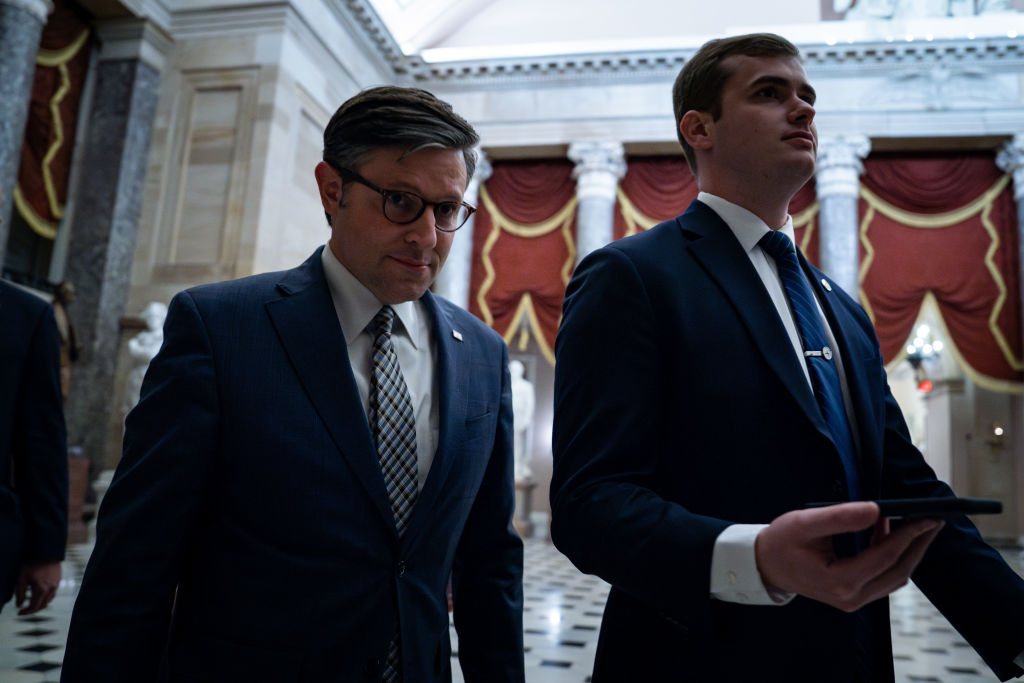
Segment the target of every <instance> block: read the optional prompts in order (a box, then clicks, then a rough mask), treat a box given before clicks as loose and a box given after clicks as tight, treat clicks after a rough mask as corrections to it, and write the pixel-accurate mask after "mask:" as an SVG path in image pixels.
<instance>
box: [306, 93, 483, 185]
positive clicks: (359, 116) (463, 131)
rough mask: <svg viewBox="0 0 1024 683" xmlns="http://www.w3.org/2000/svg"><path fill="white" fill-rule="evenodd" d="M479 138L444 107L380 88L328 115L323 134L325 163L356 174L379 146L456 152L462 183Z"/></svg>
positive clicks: (421, 97)
mask: <svg viewBox="0 0 1024 683" xmlns="http://www.w3.org/2000/svg"><path fill="white" fill-rule="evenodd" d="M479 142H480V136H479V135H477V132H476V131H475V130H473V126H471V125H470V124H469V122H468V121H466V119H464V118H462V117H461V116H459V115H458V114H456V113H455V111H454V110H453V109H452V106H451V105H450V104H448V103H447V102H444V101H442V100H439V99H438V98H437V97H435V96H434V95H433V94H432V93H429V92H427V91H426V90H421V89H419V88H403V87H399V86H393V85H385V86H381V87H378V88H370V89H369V90H364V91H362V92H361V93H359V94H358V95H355V96H354V97H352V98H350V99H349V100H348V101H346V102H345V103H344V104H342V105H341V106H340V107H338V111H336V112H334V116H332V117H331V120H330V123H328V124H327V128H325V129H324V154H323V159H324V161H326V162H327V163H329V164H331V165H333V166H335V167H340V168H347V169H349V170H352V171H356V172H358V171H359V167H360V166H362V165H363V164H364V163H365V162H366V161H367V159H368V158H369V157H370V155H372V154H373V153H374V152H376V151H377V150H378V149H380V148H382V147H394V146H403V145H404V146H406V147H407V148H408V151H409V152H415V151H416V150H418V149H421V148H423V147H431V146H434V147H447V148H451V149H457V150H460V151H461V152H462V156H463V158H464V159H465V160H466V181H467V182H469V180H470V179H471V178H472V177H473V171H474V170H475V169H476V151H475V149H474V147H475V146H476V145H477V144H479Z"/></svg>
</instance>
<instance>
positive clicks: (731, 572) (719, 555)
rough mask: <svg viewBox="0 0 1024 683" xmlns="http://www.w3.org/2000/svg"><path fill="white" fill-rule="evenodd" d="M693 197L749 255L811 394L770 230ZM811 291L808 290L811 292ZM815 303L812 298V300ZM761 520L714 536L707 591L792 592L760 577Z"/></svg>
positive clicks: (747, 598) (741, 597)
mask: <svg viewBox="0 0 1024 683" xmlns="http://www.w3.org/2000/svg"><path fill="white" fill-rule="evenodd" d="M697 199H698V200H700V201H701V202H702V203H704V204H706V205H707V206H708V207H710V208H711V209H712V210H713V211H714V212H715V213H717V214H718V215H719V217H721V219H722V220H723V221H725V223H726V225H728V226H729V228H730V229H731V230H732V232H733V234H734V235H736V239H737V240H739V243H740V245H741V246H742V247H743V250H744V251H745V252H746V254H747V256H748V257H749V258H750V262H751V264H752V265H753V266H754V270H756V271H757V274H758V276H759V277H760V278H761V281H762V282H763V283H764V286H765V289H767V290H768V295H769V296H770V297H771V299H772V302H773V303H774V304H775V309H776V311H777V312H778V314H779V318H780V319H781V321H782V325H783V326H784V327H785V328H786V334H787V335H788V336H789V341H790V343H792V345H793V353H794V354H796V356H797V358H798V359H799V361H800V367H801V368H803V371H804V377H805V379H806V380H807V389H808V391H811V392H812V393H813V388H812V385H811V375H810V371H809V370H808V369H807V361H806V359H805V358H804V354H803V345H802V344H801V342H800V332H799V331H798V330H797V326H796V322H795V321H794V319H793V312H792V309H791V308H790V305H789V299H788V298H787V297H786V291H785V289H784V287H783V285H782V280H780V279H779V272H778V270H777V268H776V266H775V259H773V258H772V257H771V256H769V255H768V254H766V253H765V252H764V251H763V250H762V249H761V247H760V246H758V242H759V241H760V240H761V238H762V237H764V235H766V234H767V233H768V231H769V230H771V228H770V227H769V226H768V225H767V224H766V223H765V222H764V221H762V220H761V219H760V218H758V217H757V216H755V215H754V214H753V213H751V212H750V211H747V210H746V209H744V208H743V207H741V206H738V205H736V204H733V203H732V202H729V201H727V200H725V199H722V198H721V197H717V196H715V195H713V194H708V193H707V192H701V193H700V194H698V195H697ZM779 230H780V231H781V232H782V233H784V234H785V235H786V237H788V238H789V239H790V240H791V241H793V242H794V243H795V242H796V239H795V237H794V233H793V219H792V217H791V216H787V217H786V223H785V224H784V225H783V226H782V227H781V228H779ZM812 291H813V290H812ZM815 303H818V302H817V299H815ZM818 314H819V315H820V316H821V322H822V324H823V325H824V327H825V334H826V336H827V337H828V343H829V346H830V347H831V349H832V352H833V356H832V357H833V359H834V360H835V362H836V367H837V369H838V370H839V380H840V384H841V386H842V393H843V402H844V404H845V406H846V414H847V417H848V418H849V420H850V428H851V430H852V431H853V433H854V441H856V439H857V436H856V433H857V429H856V423H855V421H854V414H853V409H852V405H851V402H850V392H849V389H848V387H847V384H846V373H845V372H844V370H843V362H842V358H841V357H840V353H839V348H838V346H837V345H836V340H835V337H834V336H833V334H832V329H831V328H830V327H829V324H828V320H827V319H826V318H825V315H824V313H823V312H822V310H821V304H820V303H818ZM766 526H767V525H766V524H733V525H732V526H729V527H726V528H725V530H724V531H722V533H721V534H719V535H718V538H717V539H715V547H714V550H713V552H712V556H711V595H712V596H714V597H715V598H717V599H719V600H723V601H726V602H739V603H744V604H749V605H784V604H786V603H787V602H789V601H790V600H792V599H793V594H791V593H785V592H782V591H777V590H768V589H767V588H766V587H765V585H764V584H763V583H762V581H761V574H760V573H759V572H758V570H757V561H756V559H755V556H754V541H755V540H756V539H757V534H758V533H760V531H761V530H762V529H764V528H765V527H766Z"/></svg>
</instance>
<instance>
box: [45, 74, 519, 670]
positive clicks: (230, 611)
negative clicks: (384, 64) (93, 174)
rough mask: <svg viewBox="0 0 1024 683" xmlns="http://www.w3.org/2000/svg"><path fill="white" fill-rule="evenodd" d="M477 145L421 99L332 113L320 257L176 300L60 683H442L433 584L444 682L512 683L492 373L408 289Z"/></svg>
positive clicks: (502, 450)
mask: <svg viewBox="0 0 1024 683" xmlns="http://www.w3.org/2000/svg"><path fill="white" fill-rule="evenodd" d="M477 141H478V137H477V135H476V133H475V131H474V130H473V129H472V127H471V126H470V125H469V124H468V123H467V122H466V121H465V120H464V119H462V118H461V117H460V116H458V115H457V114H455V113H454V112H453V111H452V110H451V107H450V106H449V105H448V104H446V103H444V102H441V101H440V100H438V99H436V98H435V97H434V96H433V95H431V94H430V93H428V92H425V91H423V90H416V89H411V88H397V87H382V88H375V89H371V90H367V91H365V92H363V93H360V94H358V95H356V96H355V97H353V98H352V99H350V100H349V101H347V102H346V103H345V104H343V105H342V106H341V107H340V108H339V109H338V111H337V112H336V113H335V114H334V116H333V117H332V119H331V121H330V123H329V124H328V126H327V128H326V130H325V131H324V152H323V159H324V160H323V161H322V162H321V163H319V164H317V166H316V169H315V176H316V182H317V184H318V186H319V190H320V197H321V200H322V203H323V208H324V211H325V212H326V214H327V220H328V223H329V224H330V226H331V236H330V240H329V241H328V244H327V246H326V248H325V247H321V248H320V249H317V251H316V252H314V254H313V255H312V256H311V257H310V258H309V259H308V260H307V261H306V262H305V263H303V264H302V265H300V266H299V267H297V268H294V269H292V270H287V271H284V272H279V273H268V274H264V275H257V276H254V277H248V278H243V279H240V280H235V281H232V282H223V283H218V284H212V285H206V286H201V287H195V288H193V289H190V290H187V291H185V292H182V293H180V294H178V295H177V296H176V297H174V299H173V300H172V302H171V304H170V307H169V310H168V313H167V320H166V323H165V327H164V343H163V347H162V349H161V350H160V352H159V353H158V354H157V356H156V357H155V358H154V359H153V361H152V363H151V364H150V367H149V370H148V371H147V373H146V377H145V381H144V383H143V387H142V396H141V400H140V401H139V403H138V405H137V407H136V408H135V409H134V410H133V411H132V412H131V413H130V414H129V415H128V418H127V420H126V425H125V437H124V452H123V456H122V460H121V462H120V464H119V465H118V468H117V472H116V474H115V476H114V479H113V481H112V483H111V486H110V488H109V490H108V491H107V493H106V495H105V497H104V500H103V503H102V507H101V509H100V514H99V522H98V528H97V541H96V548H95V551H94V552H93V555H92V557H91V559H90V561H89V565H88V567H87V569H86V572H85V577H84V580H83V583H82V588H81V592H80V594H79V597H78V601H77V603H76V605H75V609H74V613H73V616H72V621H71V630H70V635H69V637H68V645H67V651H66V656H65V659H64V668H63V674H62V680H63V681H66V682H69V681H151V680H156V679H157V678H158V674H159V676H161V677H166V678H169V679H170V680H172V681H245V682H246V683H258V682H260V681H266V682H267V683H271V682H272V683H285V682H287V681H381V680H386V681H401V680H405V681H409V682H410V683H411V682H416V683H420V682H431V681H449V680H451V666H452V664H451V662H452V653H451V644H450V641H449V635H448V628H449V627H448V603H447V595H446V587H447V585H448V580H449V577H451V585H452V591H453V602H454V616H455V627H456V629H457V631H458V636H459V656H458V661H459V663H460V665H461V666H462V670H463V673H464V675H465V678H466V680H467V681H480V682H488V683H489V682H492V681H522V680H523V653H522V558H523V555H522V543H521V541H520V539H519V537H518V536H517V535H516V533H515V531H514V530H513V527H512V512H513V506H514V490H513V481H512V402H511V392H510V388H509V387H510V377H509V371H508V353H507V350H506V348H505V344H504V343H503V341H502V340H501V338H500V337H499V336H498V335H497V334H496V333H495V332H493V331H492V330H490V329H488V328H487V327H486V326H484V325H483V324H482V323H481V322H479V321H478V320H477V319H476V318H474V317H472V316H471V315H469V314H468V313H466V312H465V311H463V310H462V309H460V308H459V307H457V306H455V305H454V304H452V303H450V302H448V301H445V300H443V299H440V298H438V297H435V296H433V295H432V294H431V293H430V292H429V291H428V287H429V286H430V285H431V283H432V282H433V281H434V279H435V277H436V276H437V273H438V271H439V270H440V269H441V267H442V265H443V264H444V261H445V257H446V256H447V255H448V250H449V248H450V246H451V243H452V239H453V238H454V232H455V230H456V229H458V228H459V227H460V226H461V225H462V224H463V223H464V222H465V220H466V219H467V218H468V216H469V214H470V213H471V212H472V211H473V209H472V207H469V206H468V205H466V204H463V203H462V196H463V193H464V192H465V189H466V185H467V181H468V179H469V178H470V177H471V176H472V173H473V167H474V164H475V153H474V151H473V147H474V145H475V144H476V143H477ZM175 593H176V597H175Z"/></svg>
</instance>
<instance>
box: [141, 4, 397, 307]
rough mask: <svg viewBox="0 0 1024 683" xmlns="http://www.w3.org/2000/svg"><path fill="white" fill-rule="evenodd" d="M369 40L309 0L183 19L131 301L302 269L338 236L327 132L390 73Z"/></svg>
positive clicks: (166, 88) (162, 108)
mask: <svg viewBox="0 0 1024 683" xmlns="http://www.w3.org/2000/svg"><path fill="white" fill-rule="evenodd" d="M346 36H347V39H346ZM357 38H358V36H351V35H348V34H347V33H346V32H345V29H344V27H343V26H341V24H340V23H339V19H338V18H337V16H336V15H335V14H333V13H331V12H330V11H329V10H328V9H327V8H325V7H324V5H323V3H316V2H307V1H306V0H301V1H300V2H296V3H295V4H294V5H292V6H284V7H282V6H281V5H276V6H269V7H268V6H265V7H262V8H261V7H259V6H256V7H253V6H250V5H238V6H237V7H235V8H230V7H229V8H221V9H218V10H215V11H214V10H210V11H209V12H208V13H207V16H206V18H205V21H201V20H200V19H199V18H198V17H190V21H189V23H188V24H183V25H182V26H181V27H180V29H179V30H178V31H177V32H176V35H175V40H174V43H173V48H172V50H171V53H170V55H169V57H168V60H167V67H166V71H165V74H164V80H163V87H162V91H161V98H160V104H159V109H158V113H157V121H156V125H155V127H154V141H153V151H152V154H151V156H150V163H149V168H148V171H147V181H146V182H147V185H146V195H145V202H144V206H143V216H142V221H141V225H140V231H139V240H138V247H137V249H136V257H135V262H134V267H133V275H132V293H131V300H130V303H129V307H128V308H129V310H133V309H137V308H139V307H140V306H142V305H143V304H144V303H145V302H147V301H151V300H156V301H168V300H169V299H170V297H171V296H172V295H173V294H174V293H175V292H177V291H179V290H180V289H183V288H185V287H188V286H191V285H194V284H198V283H201V282H210V281H215V280H221V279H225V278H233V277H241V276H244V275H249V274H252V273H256V272H264V271H268V270H279V269H283V268H288V267H291V266H294V265H297V264H298V263H301V262H302V261H303V260H304V259H305V258H306V257H307V256H309V254H310V253H311V252H312V250H313V249H314V248H315V247H316V246H317V245H319V244H322V243H324V242H325V241H326V239H327V237H328V230H327V226H326V222H325V220H324V216H323V212H322V211H321V209H320V203H319V198H318V195H317V191H316V183H315V180H314V178H313V167H314V166H315V165H316V163H317V162H318V161H319V160H320V153H321V149H322V146H323V144H322V134H323V128H324V126H325V125H326V123H327V121H328V119H329V118H330V115H331V114H332V113H333V112H334V109H335V108H336V107H337V106H338V105H339V104H340V103H341V102H342V101H344V100H345V99H346V98H348V97H349V96H351V95H352V94H354V93H356V92H358V91H359V90H360V89H362V88H363V87H366V86H368V85H371V84H376V83H379V82H383V81H384V80H385V78H386V74H385V72H384V71H383V70H382V67H381V63H380V60H379V59H377V60H376V62H377V63H375V60H374V59H372V58H371V57H372V51H370V50H368V49H366V47H365V45H362V44H360V43H359V42H358V41H357ZM345 48H348V49H349V50H351V53H350V54H354V55H358V57H356V58H351V59H350V58H348V56H347V55H348V54H349V53H346V54H345V55H342V54H340V53H339V50H344V49H345ZM343 57H344V59H343Z"/></svg>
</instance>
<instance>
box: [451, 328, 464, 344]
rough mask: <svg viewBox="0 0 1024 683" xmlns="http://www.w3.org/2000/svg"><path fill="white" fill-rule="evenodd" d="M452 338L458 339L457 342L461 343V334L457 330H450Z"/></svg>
mask: <svg viewBox="0 0 1024 683" xmlns="http://www.w3.org/2000/svg"><path fill="white" fill-rule="evenodd" d="M452 336H453V337H455V338H456V339H458V340H459V341H462V333H461V332H459V331H458V330H452Z"/></svg>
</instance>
